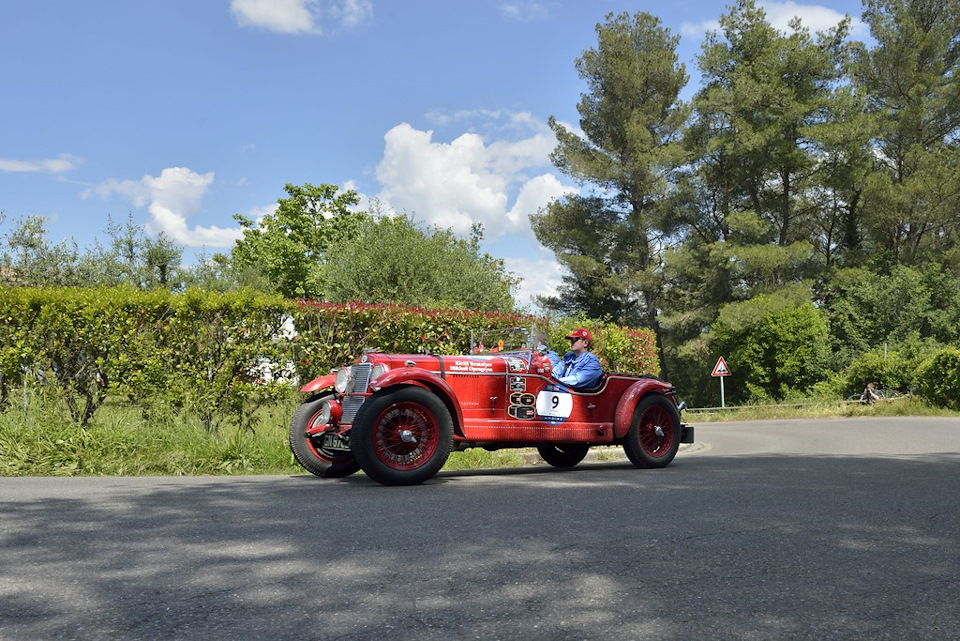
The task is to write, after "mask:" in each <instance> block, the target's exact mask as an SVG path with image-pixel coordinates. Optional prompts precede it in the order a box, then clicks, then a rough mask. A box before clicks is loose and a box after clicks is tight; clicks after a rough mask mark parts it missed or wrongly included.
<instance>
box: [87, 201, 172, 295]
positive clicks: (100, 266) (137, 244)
mask: <svg viewBox="0 0 960 641" xmlns="http://www.w3.org/2000/svg"><path fill="white" fill-rule="evenodd" d="M106 231H107V235H108V236H109V237H110V246H109V247H108V248H103V247H100V245H99V243H96V244H95V246H94V248H93V249H92V250H88V251H87V252H86V254H85V255H84V256H83V257H82V258H81V262H82V263H86V264H89V263H91V262H92V263H93V265H90V266H89V267H88V268H87V270H88V271H97V272H98V273H99V275H98V276H97V277H96V279H95V282H96V283H97V284H99V285H104V286H108V287H109V286H114V285H121V284H127V285H132V286H134V287H137V288H139V289H154V288H164V289H171V290H177V289H181V288H182V285H183V282H182V280H183V278H184V274H183V269H182V267H181V261H182V257H183V248H181V247H178V246H177V245H176V244H174V242H173V241H172V240H170V238H169V237H167V235H166V234H165V233H164V232H162V231H161V232H160V233H159V234H158V235H157V238H156V239H153V238H150V237H149V236H147V234H146V232H145V231H144V229H143V227H142V226H141V225H137V224H135V223H134V222H133V216H130V215H128V216H127V222H126V224H125V225H122V226H121V225H120V224H118V223H116V222H114V220H113V219H112V218H110V217H108V224H107V230H106Z"/></svg>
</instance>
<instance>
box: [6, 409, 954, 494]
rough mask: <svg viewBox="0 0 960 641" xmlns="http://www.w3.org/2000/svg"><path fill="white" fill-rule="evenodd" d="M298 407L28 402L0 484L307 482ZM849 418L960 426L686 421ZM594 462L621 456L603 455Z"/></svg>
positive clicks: (528, 454) (517, 459) (517, 452)
mask: <svg viewBox="0 0 960 641" xmlns="http://www.w3.org/2000/svg"><path fill="white" fill-rule="evenodd" d="M297 402H298V401H297V399H296V398H291V399H290V400H289V401H285V402H279V403H276V404H273V405H270V406H267V407H264V408H261V409H260V410H258V411H257V412H256V413H255V415H254V417H253V419H254V420H253V421H252V428H250V429H240V428H238V427H236V426H235V425H225V426H223V427H221V428H220V429H219V430H217V431H214V432H211V431H209V430H208V429H207V428H206V427H205V426H204V424H203V421H202V420H200V418H199V417H197V416H195V415H192V414H190V413H189V412H181V413H178V412H175V411H173V410H172V409H170V408H154V409H153V410H152V411H151V413H150V414H149V415H144V413H143V412H142V411H141V410H140V409H138V408H136V407H132V406H131V405H129V404H128V403H126V402H124V401H123V400H122V399H108V401H107V402H106V403H105V404H104V406H103V407H102V408H101V409H100V411H98V413H97V414H96V416H95V417H94V419H93V420H92V421H91V423H90V424H89V425H88V426H87V427H79V426H77V425H76V424H74V423H73V422H72V421H71V420H70V419H69V413H68V412H66V409H65V408H64V407H63V405H62V404H61V403H59V402H57V401H56V400H52V399H44V398H29V399H28V401H27V403H26V405H24V404H23V403H22V402H21V403H16V402H13V403H11V404H10V405H8V406H7V407H6V408H5V409H4V410H3V411H0V476H188V475H189V476H199V475H246V474H251V475H252V474H291V475H302V474H306V472H305V471H304V470H303V469H302V468H301V467H300V466H299V465H298V464H297V463H296V461H295V460H294V459H293V456H292V455H291V453H290V449H289V446H288V444H287V430H288V426H289V421H290V417H291V416H292V415H293V412H294V411H295V410H296V407H297ZM850 416H960V413H957V412H949V411H946V410H941V409H937V408H933V407H931V406H929V405H928V404H927V403H925V402H923V401H922V400H920V399H917V398H911V397H907V398H901V399H897V400H892V401H881V402H878V403H876V404H875V405H870V406H867V405H861V404H859V403H842V402H822V403H804V404H782V405H765V406H757V407H739V408H726V409H722V410H717V409H713V410H709V411H706V410H698V409H688V410H686V411H685V412H684V415H683V420H684V421H685V422H687V423H691V424H694V425H696V424H697V423H708V422H715V421H746V420H764V419H783V418H825V419H826V418H833V417H850ZM595 454H596V460H601V461H602V460H614V459H616V458H617V457H619V455H620V451H619V449H618V450H617V451H616V452H613V451H612V450H609V448H607V449H604V448H597V451H596V452H595ZM535 463H543V462H542V461H540V459H539V457H538V456H537V454H536V450H535V449H532V448H524V449H502V450H497V451H494V452H489V451H487V450H483V449H479V448H472V449H469V450H466V451H463V452H454V453H452V454H451V455H450V458H449V459H448V461H447V463H446V465H445V466H444V468H443V469H444V470H469V469H494V468H503V467H521V466H524V465H529V464H535Z"/></svg>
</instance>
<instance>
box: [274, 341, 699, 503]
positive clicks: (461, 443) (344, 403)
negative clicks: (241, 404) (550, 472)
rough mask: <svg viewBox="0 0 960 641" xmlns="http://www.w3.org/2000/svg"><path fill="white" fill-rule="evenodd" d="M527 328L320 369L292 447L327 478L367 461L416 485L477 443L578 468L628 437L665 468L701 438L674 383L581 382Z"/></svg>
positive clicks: (393, 478) (632, 448)
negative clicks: (470, 343)
mask: <svg viewBox="0 0 960 641" xmlns="http://www.w3.org/2000/svg"><path fill="white" fill-rule="evenodd" d="M520 336H521V338H520V339H519V340H518V339H516V335H514V337H513V339H511V340H508V341H507V342H506V343H505V342H504V340H503V339H502V338H501V339H500V340H498V341H496V343H494V349H493V350H490V351H487V350H482V351H481V350H477V349H474V351H475V352H477V353H472V354H470V355H463V356H442V355H439V354H382V353H378V352H371V353H368V354H365V355H364V356H363V357H361V358H360V360H359V362H357V363H355V364H353V365H351V366H349V367H344V368H342V369H340V370H338V371H335V372H333V373H331V374H328V375H326V376H321V377H320V378H317V379H315V380H313V381H311V382H310V383H308V384H307V385H304V386H303V387H302V388H301V390H300V391H301V392H303V393H304V394H308V395H309V396H308V398H307V400H306V401H305V402H304V403H303V404H302V405H301V406H300V408H299V409H298V410H297V412H296V414H294V416H293V420H292V421H291V423H290V448H291V450H292V451H293V454H294V456H295V457H296V459H297V461H298V462H299V463H300V465H302V466H303V467H304V469H306V470H307V471H308V472H311V473H312V474H315V475H317V476H321V477H325V478H338V477H344V476H348V475H350V474H353V473H354V472H357V471H358V470H361V469H362V470H363V471H364V473H366V474H367V476H369V477H370V478H372V479H374V480H376V481H378V482H380V483H382V484H384V485H412V484H416V483H422V482H424V481H426V480H428V479H430V478H432V477H433V476H434V475H435V474H436V473H437V472H438V471H439V470H440V468H441V467H443V464H444V463H445V462H446V460H447V457H448V456H449V455H450V453H451V452H452V451H459V450H464V449H467V448H471V447H482V448H485V449H488V450H497V449H501V448H508V447H535V448H537V451H538V452H539V453H540V456H541V457H543V459H544V460H545V461H546V462H547V463H549V464H550V465H553V466H554V467H558V468H569V467H572V466H574V465H576V464H577V463H579V462H580V461H582V460H583V458H584V457H585V456H586V454H587V451H588V450H589V448H590V447H591V446H594V445H622V446H623V448H624V450H625V452H626V454H627V457H628V458H629V459H630V461H631V462H632V463H633V464H634V465H635V466H636V467H640V468H655V467H664V466H666V465H669V464H670V462H671V461H672V460H673V458H674V456H676V454H677V449H678V448H679V446H680V443H692V442H693V439H694V430H693V427H692V426H689V425H685V424H683V423H681V421H680V412H681V411H682V409H683V404H678V403H677V400H676V391H675V390H674V388H673V386H672V385H671V384H670V383H667V382H665V381H662V380H660V379H659V378H657V377H654V376H648V375H641V376H636V375H628V374H617V373H609V372H604V373H603V376H602V378H601V380H600V382H599V383H598V384H596V385H594V386H593V387H591V388H590V389H576V388H571V387H569V386H565V385H562V384H560V383H559V382H557V381H556V380H554V379H553V378H552V377H551V364H550V361H549V360H548V359H547V358H546V357H545V356H544V355H543V354H541V353H540V352H538V351H537V350H536V349H534V348H533V347H532V346H531V345H529V344H528V342H527V341H526V338H525V337H526V336H528V334H527V333H526V332H523V333H521V334H520ZM511 343H512V344H511ZM488 344H489V343H488Z"/></svg>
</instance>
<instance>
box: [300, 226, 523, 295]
mask: <svg viewBox="0 0 960 641" xmlns="http://www.w3.org/2000/svg"><path fill="white" fill-rule="evenodd" d="M482 238H483V230H482V227H480V226H475V227H474V230H473V234H472V236H471V238H470V239H469V240H464V239H462V238H459V237H457V236H456V235H455V234H454V233H453V232H452V231H450V230H449V229H441V228H437V227H434V228H433V229H430V230H422V229H420V228H419V227H417V225H416V224H415V223H414V221H413V220H411V219H410V218H409V217H408V216H397V217H389V216H383V215H380V216H374V217H371V218H368V219H367V220H365V221H363V223H362V224H361V226H360V230H359V231H358V232H357V235H356V236H355V237H354V238H352V239H349V240H346V241H345V242H343V243H342V244H340V245H339V246H338V247H337V251H336V252H332V253H331V254H330V255H329V256H328V258H327V261H326V263H325V264H324V265H323V266H320V267H317V270H318V272H317V274H318V275H317V276H316V279H317V280H322V281H323V282H324V283H325V287H326V291H327V297H328V300H330V301H331V302H346V301H354V300H363V301H365V302H369V303H405V304H407V305H414V306H418V307H425V308H447V307H451V308H461V309H470V310H478V311H512V310H513V308H514V301H513V296H512V293H511V292H512V290H513V289H514V287H515V286H516V285H517V283H518V281H519V279H517V278H516V277H515V276H514V275H513V274H512V273H510V272H508V271H506V269H505V268H504V264H503V261H502V260H499V259H494V258H492V257H491V256H490V255H489V254H485V253H481V252H480V241H481V240H482Z"/></svg>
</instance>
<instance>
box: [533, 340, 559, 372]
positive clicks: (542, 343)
mask: <svg viewBox="0 0 960 641" xmlns="http://www.w3.org/2000/svg"><path fill="white" fill-rule="evenodd" d="M537 351H538V352H540V355H541V356H543V357H544V358H545V359H547V360H548V361H550V365H552V366H553V369H557V367H559V365H560V355H559V354H557V353H556V352H555V351H553V350H552V349H550V348H549V347H547V336H546V334H537Z"/></svg>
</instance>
